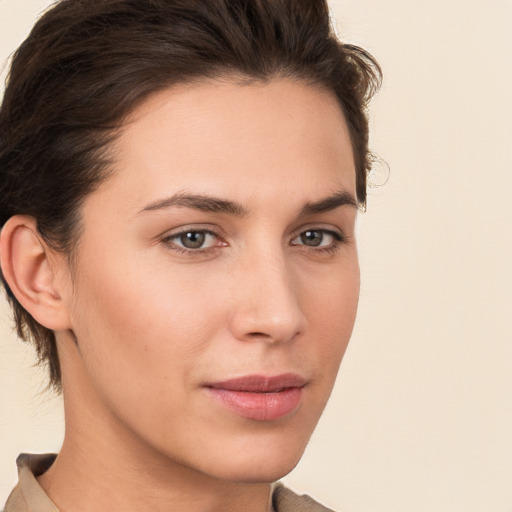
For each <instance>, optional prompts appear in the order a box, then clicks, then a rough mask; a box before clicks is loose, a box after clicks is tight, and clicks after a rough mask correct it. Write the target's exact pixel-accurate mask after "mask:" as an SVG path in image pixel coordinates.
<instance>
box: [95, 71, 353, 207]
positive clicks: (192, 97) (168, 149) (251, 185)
mask: <svg viewBox="0 0 512 512" xmlns="http://www.w3.org/2000/svg"><path fill="white" fill-rule="evenodd" d="M113 149H114V170H115V172H114V176H113V180H109V183H108V184H107V187H108V186H110V187H114V188H115V189H116V191H115V194H116V196H117V198H119V197H125V198H126V200H127V201H128V203H129V204H130V205H132V206H133V208H136V207H138V206H140V205H141V204H142V203H143V202H144V201H146V200H148V199H153V200H154V199H158V196H162V195H165V194H170V193H175V192H176V191H177V190H181V189H186V190H194V191H196V192H201V193H207V194H213V195H222V196H226V195H228V196H229V195H230V194H232V195H236V196H237V197H236V199H237V200H239V199H241V200H242V201H243V200H244V198H243V197H242V198H241V197H240V195H244V194H246V195H247V197H248V196H251V197H254V196H256V195H258V194H260V195H261V196H262V197H266V198H271V197H272V196H273V195H275V194H272V193H271V192H272V191H274V192H275V189H276V187H280V186H284V185H285V186H286V188H287V190H288V192H290V193H292V192H293V191H294V190H296V191H297V193H298V194H301V193H305V192H308V190H307V188H308V187H311V186H313V185H315V186H318V187H319V188H323V189H324V190H319V194H326V193H330V192H332V191H333V190H339V189H340V188H344V189H348V190H349V191H352V190H354V189H355V167H354V161H353V153H352V147H351V143H350V137H349V133H348V129H347V126H346V123H345V120H344V117H343V114H342V111H341V108H340V106H339V104H338V102H337V99H336V98H335V96H334V95H332V94H330V93H329V92H326V91H324V90H322V89H319V88H317V87H313V86H310V85H307V84H305V83H303V82H299V81H291V80H275V81H271V82H268V83H259V82H254V83H250V84H240V83H237V82H235V81H228V80H224V81H220V80H219V81H209V82H205V83H200V84H192V85H189V84H182V85H180V86H176V87H173V88H170V89H167V90H164V91H161V92H159V93H157V94H154V95H153V96H151V97H150V98H149V99H148V100H147V101H146V102H145V103H144V104H142V105H141V106H140V107H139V108H137V109H136V110H135V111H134V112H133V113H132V115H131V116H130V118H129V119H128V120H127V122H126V124H125V126H124V127H123V128H122V130H121V132H120V134H119V136H118V138H117V139H116V141H115V142H114V144H113ZM110 182H113V183H110ZM198 189H200V190H198ZM93 195H94V194H93ZM310 199H311V198H307V200H310ZM135 205H137V206H135Z"/></svg>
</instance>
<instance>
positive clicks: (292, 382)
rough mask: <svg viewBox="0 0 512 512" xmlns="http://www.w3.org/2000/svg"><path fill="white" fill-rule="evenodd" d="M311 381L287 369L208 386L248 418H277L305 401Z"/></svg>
mask: <svg viewBox="0 0 512 512" xmlns="http://www.w3.org/2000/svg"><path fill="white" fill-rule="evenodd" d="M306 384H307V381H306V380H305V379H304V378H302V377H301V376H299V375H296V374H292V373H287V374H282V375H276V376H264V375H247V376H245V377H239V378H236V379H230V380H226V381H222V382H214V383H209V384H206V385H205V386H204V389H205V390H206V391H207V392H208V394H209V395H210V397H211V398H213V399H214V400H215V401H216V402H218V403H220V404H221V405H223V406H224V407H226V408H227V409H228V410H230V411H232V412H234V413H235V414H237V415H239V416H242V417H244V418H247V419H251V420H256V421H274V420H278V419H280V418H283V417H285V416H289V415H291V414H292V413H293V412H294V411H296V410H297V409H298V407H299V405H300V403H301V401H302V395H303V389H304V387H305V386H306Z"/></svg>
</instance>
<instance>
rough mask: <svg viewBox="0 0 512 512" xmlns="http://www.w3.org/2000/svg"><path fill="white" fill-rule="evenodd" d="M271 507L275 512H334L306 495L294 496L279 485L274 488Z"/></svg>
mask: <svg viewBox="0 0 512 512" xmlns="http://www.w3.org/2000/svg"><path fill="white" fill-rule="evenodd" d="M272 505H273V510H274V511H275V512H334V510H332V509H330V508H327V507H324V506H323V505H321V504H320V503H318V502H316V501H315V500H314V499H313V498H311V497H309V496H308V495H306V494H301V495H299V494H295V493H294V492H293V491H291V490H290V489H288V488H287V487H285V486H284V485H283V484H281V483H278V484H276V486H275V488H274V492H273V494H272Z"/></svg>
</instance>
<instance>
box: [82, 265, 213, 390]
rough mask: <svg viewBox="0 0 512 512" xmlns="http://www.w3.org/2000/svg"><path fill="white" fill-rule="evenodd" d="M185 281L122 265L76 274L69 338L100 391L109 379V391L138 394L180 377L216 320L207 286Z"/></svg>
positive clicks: (175, 382)
mask: <svg viewBox="0 0 512 512" xmlns="http://www.w3.org/2000/svg"><path fill="white" fill-rule="evenodd" d="M188 277H189V278H188V279H187V278H186V276H183V275H181V274H178V273H176V272H171V271H170V270H169V269H165V268H158V269H157V268H155V267H153V270H152V271H148V267H147V265H146V266H144V270H142V268H141V267H140V266H137V265H135V264H133V265H131V266H130V265H129V264H128V263H127V264H125V265H119V266H116V267H113V266H110V265H103V266H102V267H101V268H99V267H96V268H95V270H94V272H92V271H91V272H86V273H84V275H83V276H82V279H81V280H80V283H79V286H78V287H77V301H76V307H75V312H76V315H75V316H76V322H75V324H76V329H77V330H76V332H75V334H76V335H77V337H78V339H79V342H80V343H81V345H82V354H83V359H84V364H85V365H87V366H88V367H89V368H91V369H92V368H94V377H95V378H101V379H102V380H103V382H102V383H100V384H101V385H102V386H105V387H107V386H109V385H110V384H109V382H110V381H112V380H113V379H116V380H117V381H118V382H117V383H116V386H115V387H116V388H117V389H126V390H128V389H131V390H132V391H133V390H135V391H134V392H136V393H141V394H142V393H144V392H151V388H152V387H155V386H157V387H158V386H161V385H162V384H161V383H162V381H164V382H165V381H167V382H169V384H168V385H169V386H176V385H178V384H180V380H183V379H185V380H186V376H187V375H186V373H187V372H188V371H189V370H190V368H192V367H193V363H194V361H195V360H196V358H197V357H198V355H199V354H200V353H202V351H203V350H204V347H205V346H206V344H207V343H208V340H209V339H210V338H211V337H212V336H214V334H215V330H216V329H217V328H218V326H219V324H220V323H221V322H220V318H219V317H220V316H221V311H220V309H219V307H218V306H217V304H218V303H219V301H212V300H211V296H212V295H211V291H210V290H209V289H208V288H209V286H208V283H205V282H204V281H202V283H201V285H200V284H199V282H198V281H196V280H194V279H190V276H188ZM100 372H101V373H102V375H101V376H100V375H99V373H100ZM149 377H151V378H149ZM120 382H123V386H119V383H120Z"/></svg>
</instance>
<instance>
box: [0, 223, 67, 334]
mask: <svg viewBox="0 0 512 512" xmlns="http://www.w3.org/2000/svg"><path fill="white" fill-rule="evenodd" d="M0 266H1V268H2V273H3V275H4V278H5V280H6V281H7V284H8V285H9V287H10V288H11V291H12V293H13V294H14V295H15V297H16V298H17V299H18V301H19V303H20V304H21V305H22V306H23V307H24V308H25V309H26V310H27V311H28V313H30V314H31V315H32V317H33V318H34V319H35V320H36V321H37V322H38V323H39V324H41V325H42V326H44V327H46V328H48V329H52V330H54V331H59V330H64V329H68V328H69V315H68V310H67V307H66V306H67V304H66V301H65V300H64V297H65V296H66V287H65V284H66V279H65V277H64V276H66V275H67V274H66V272H67V268H68V265H67V260H66V258H65V257H64V256H63V255H60V254H56V253H55V251H51V250H50V248H49V247H48V246H47V244H45V242H44V240H43V239H42V238H41V236H40V235H39V233H38V231H37V224H36V221H35V219H34V218H32V217H29V216H26V215H15V216H13V217H11V218H10V219H9V220H8V221H7V222H6V223H5V225H4V227H3V228H2V231H1V233H0Z"/></svg>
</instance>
